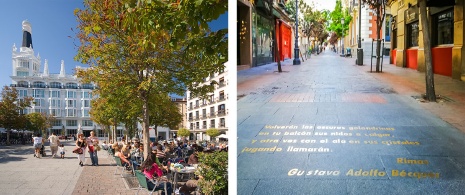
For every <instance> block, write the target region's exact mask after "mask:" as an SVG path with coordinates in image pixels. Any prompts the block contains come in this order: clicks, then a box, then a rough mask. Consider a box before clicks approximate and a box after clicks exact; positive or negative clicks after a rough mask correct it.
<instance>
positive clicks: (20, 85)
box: [18, 81, 29, 87]
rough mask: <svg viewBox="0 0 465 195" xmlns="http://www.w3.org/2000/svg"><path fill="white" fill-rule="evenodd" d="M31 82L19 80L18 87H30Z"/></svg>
mask: <svg viewBox="0 0 465 195" xmlns="http://www.w3.org/2000/svg"><path fill="white" fill-rule="evenodd" d="M28 86H29V84H28V83H27V82H26V81H19V82H18V87H28Z"/></svg>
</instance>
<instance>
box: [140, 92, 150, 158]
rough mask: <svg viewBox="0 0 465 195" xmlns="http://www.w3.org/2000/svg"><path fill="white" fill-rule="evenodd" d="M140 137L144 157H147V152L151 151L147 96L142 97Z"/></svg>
mask: <svg viewBox="0 0 465 195" xmlns="http://www.w3.org/2000/svg"><path fill="white" fill-rule="evenodd" d="M142 102H143V105H142V112H143V116H142V137H143V138H144V141H143V144H144V159H147V156H148V154H150V153H152V148H151V147H150V133H149V102H148V98H147V97H142Z"/></svg>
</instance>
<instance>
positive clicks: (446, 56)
mask: <svg viewBox="0 0 465 195" xmlns="http://www.w3.org/2000/svg"><path fill="white" fill-rule="evenodd" d="M431 53H432V56H433V71H434V73H435V74H440V75H444V76H452V47H434V48H432V49H431Z"/></svg>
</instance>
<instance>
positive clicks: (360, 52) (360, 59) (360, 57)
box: [356, 0, 363, 65]
mask: <svg viewBox="0 0 465 195" xmlns="http://www.w3.org/2000/svg"><path fill="white" fill-rule="evenodd" d="M361 29H362V0H358V40H357V45H358V46H357V61H356V64H357V65H363V49H362V39H361V36H362V30H361Z"/></svg>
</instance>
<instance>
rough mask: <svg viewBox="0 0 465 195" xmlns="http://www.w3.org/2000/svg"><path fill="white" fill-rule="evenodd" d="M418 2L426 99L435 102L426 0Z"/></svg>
mask: <svg viewBox="0 0 465 195" xmlns="http://www.w3.org/2000/svg"><path fill="white" fill-rule="evenodd" d="M419 4H420V20H421V27H422V29H423V30H422V32H423V43H424V44H425V45H424V52H425V53H424V54H425V67H426V72H425V79H426V99H427V100H428V101H430V102H436V92H435V90H434V73H433V64H432V57H431V41H430V37H431V36H430V31H429V29H430V28H429V21H428V17H427V14H428V13H427V12H426V0H423V1H419Z"/></svg>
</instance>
